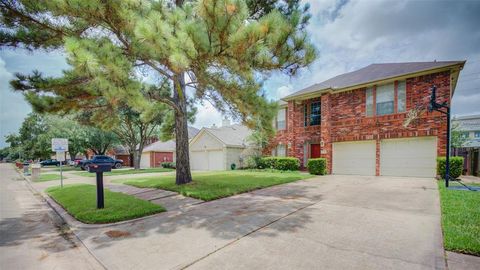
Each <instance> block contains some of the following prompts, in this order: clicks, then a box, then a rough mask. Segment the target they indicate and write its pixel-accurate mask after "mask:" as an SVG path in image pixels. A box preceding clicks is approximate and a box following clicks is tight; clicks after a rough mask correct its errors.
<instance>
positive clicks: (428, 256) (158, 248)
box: [76, 176, 445, 269]
mask: <svg viewBox="0 0 480 270" xmlns="http://www.w3.org/2000/svg"><path fill="white" fill-rule="evenodd" d="M76 234H77V235H78V236H79V237H80V238H81V239H82V241H83V242H84V243H85V244H86V246H87V247H88V248H89V249H90V251H91V252H93V253H94V254H95V256H96V257H97V258H99V259H100V260H101V261H102V263H103V264H104V265H106V267H107V268H109V269H132V268H135V269H184V268H193V269H318V268H323V269H443V268H445V258H444V251H443V247H442V234H441V227H440V207H439V197H438V190H437V185H436V183H435V180H434V179H422V178H394V177H362V176H323V177H317V178H314V179H309V180H305V181H299V182H295V183H290V184H286V185H280V186H275V187H271V188H266V189H262V190H258V191H255V192H251V193H245V194H241V195H237V196H233V197H229V198H225V199H220V200H216V201H211V202H206V203H202V204H198V205H193V206H190V207H189V208H188V210H187V211H184V212H178V211H177V212H166V213H164V214H161V215H157V216H154V217H151V218H147V219H143V220H139V221H135V222H131V223H126V224H120V225H116V226H110V227H106V228H92V229H78V230H76Z"/></svg>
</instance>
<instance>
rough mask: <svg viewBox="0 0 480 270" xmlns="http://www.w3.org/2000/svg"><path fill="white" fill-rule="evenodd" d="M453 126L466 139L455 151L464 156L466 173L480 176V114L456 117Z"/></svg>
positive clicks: (456, 153)
mask: <svg viewBox="0 0 480 270" xmlns="http://www.w3.org/2000/svg"><path fill="white" fill-rule="evenodd" d="M452 126H453V128H454V129H457V130H458V131H460V132H461V136H462V137H463V139H464V140H465V141H464V142H463V145H462V147H460V148H456V149H454V151H453V153H454V154H455V155H457V156H462V157H463V158H464V164H463V165H464V174H466V175H476V176H480V114H477V115H465V116H460V117H455V118H454V119H452Z"/></svg>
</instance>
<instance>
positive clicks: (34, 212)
mask: <svg viewBox="0 0 480 270" xmlns="http://www.w3.org/2000/svg"><path fill="white" fill-rule="evenodd" d="M0 172H1V173H0V206H1V209H0V269H104V268H103V266H102V265H101V264H100V263H98V261H96V260H95V259H94V257H93V256H92V255H91V254H90V253H89V252H88V250H87V249H86V248H85V247H84V246H83V245H82V244H81V242H80V241H78V239H77V238H76V237H75V235H73V234H72V233H71V232H70V231H69V230H68V228H66V227H65V226H64V224H63V222H62V220H61V219H59V217H58V216H57V215H56V214H55V213H54V212H53V210H52V209H51V208H49V207H48V206H46V204H45V203H44V202H43V201H41V198H40V197H38V196H35V195H34V194H33V193H32V192H31V190H30V189H29V188H28V186H27V183H26V181H24V180H23V178H22V177H20V175H18V174H17V172H16V171H15V170H14V169H13V165H12V164H5V163H2V164H0Z"/></svg>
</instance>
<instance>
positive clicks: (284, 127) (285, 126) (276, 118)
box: [275, 108, 287, 131]
mask: <svg viewBox="0 0 480 270" xmlns="http://www.w3.org/2000/svg"><path fill="white" fill-rule="evenodd" d="M282 110H283V112H284V113H283V114H284V119H285V120H283V122H284V126H283V128H279V125H278V123H279V121H278V115H279V113H280V112H281V111H282ZM275 129H276V130H277V131H282V130H287V108H280V109H279V110H278V112H277V115H276V116H275Z"/></svg>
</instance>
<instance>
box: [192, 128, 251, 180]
mask: <svg viewBox="0 0 480 270" xmlns="http://www.w3.org/2000/svg"><path fill="white" fill-rule="evenodd" d="M251 133H252V132H251V130H250V129H248V128H247V127H245V126H243V125H238V124H235V125H230V124H229V123H227V122H226V121H225V120H224V123H223V125H222V127H216V126H213V127H211V128H202V129H201V130H200V132H199V133H198V134H197V135H196V136H195V137H193V138H192V140H191V141H190V166H191V168H192V170H202V171H216V170H230V169H231V166H232V164H235V167H236V168H241V167H242V166H243V158H242V153H244V151H245V150H246V149H247V148H249V147H250V146H249V145H250V144H249V143H248V137H249V136H250V134H251Z"/></svg>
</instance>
